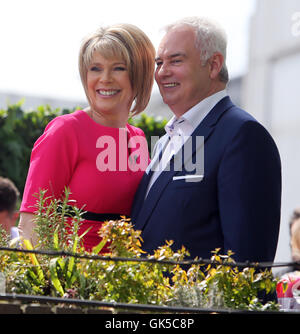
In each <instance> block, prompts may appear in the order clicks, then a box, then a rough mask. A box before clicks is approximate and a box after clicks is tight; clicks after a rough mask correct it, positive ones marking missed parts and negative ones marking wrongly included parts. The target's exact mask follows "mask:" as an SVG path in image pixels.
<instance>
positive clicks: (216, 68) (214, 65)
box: [209, 52, 224, 80]
mask: <svg viewBox="0 0 300 334" xmlns="http://www.w3.org/2000/svg"><path fill="white" fill-rule="evenodd" d="M223 64H224V57H223V55H222V54H221V53H219V52H216V53H215V54H214V55H213V56H211V58H210V59H209V69H210V78H211V79H212V80H214V79H216V78H217V77H218V76H219V73H220V71H221V69H222V67H223Z"/></svg>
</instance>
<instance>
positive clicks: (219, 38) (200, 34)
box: [165, 16, 229, 83]
mask: <svg viewBox="0 0 300 334" xmlns="http://www.w3.org/2000/svg"><path fill="white" fill-rule="evenodd" d="M186 25H187V26H190V27H192V28H194V29H195V32H196V45H195V46H196V48H197V49H198V50H199V51H200V59H201V61H202V64H203V65H205V63H206V62H207V60H208V59H209V58H210V57H211V56H212V55H213V54H214V53H215V52H220V53H221V54H222V55H223V57H224V64H223V67H222V69H221V71H220V73H219V79H220V81H222V82H225V83H227V82H228V80H229V76H228V70H227V66H226V47H227V36H226V32H225V30H224V29H223V28H222V27H221V26H220V25H219V23H217V22H215V21H214V20H212V19H208V18H206V17H198V16H192V17H185V18H183V19H180V20H178V21H176V22H174V23H171V24H169V25H167V26H166V27H165V31H166V32H168V31H170V30H171V29H175V28H178V27H181V26H186Z"/></svg>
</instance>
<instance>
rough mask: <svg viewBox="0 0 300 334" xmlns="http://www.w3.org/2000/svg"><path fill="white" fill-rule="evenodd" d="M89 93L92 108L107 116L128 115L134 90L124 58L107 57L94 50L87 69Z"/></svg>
mask: <svg viewBox="0 0 300 334" xmlns="http://www.w3.org/2000/svg"><path fill="white" fill-rule="evenodd" d="M87 93H88V97H89V100H90V103H91V108H92V110H94V111H95V112H97V113H98V114H100V115H103V116H105V117H108V116H111V117H113V118H117V117H121V118H122V117H124V116H126V117H128V113H129V111H130V108H131V105H132V102H133V91H132V87H131V83H130V79H129V72H128V68H127V67H126V64H125V62H124V60H122V59H119V58H111V59H106V58H104V57H102V56H101V54H100V53H98V52H94V54H93V57H92V61H91V64H90V66H89V67H88V70H87Z"/></svg>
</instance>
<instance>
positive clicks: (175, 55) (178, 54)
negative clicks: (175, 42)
mask: <svg viewBox="0 0 300 334" xmlns="http://www.w3.org/2000/svg"><path fill="white" fill-rule="evenodd" d="M176 57H186V54H185V53H183V52H176V53H173V54H171V55H169V56H167V59H172V58H176ZM158 60H161V58H160V57H156V58H155V61H158Z"/></svg>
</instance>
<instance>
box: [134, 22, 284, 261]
mask: <svg viewBox="0 0 300 334" xmlns="http://www.w3.org/2000/svg"><path fill="white" fill-rule="evenodd" d="M225 60H226V36H225V33H224V32H223V30H222V29H221V28H220V27H219V26H218V25H217V24H216V23H214V22H212V21H209V20H207V19H205V18H195V17H194V18H186V19H183V20H181V21H179V22H176V23H175V24H172V25H170V26H168V27H167V29H166V34H165V36H164V37H163V39H162V41H161V43H160V45H159V48H158V52H157V58H156V64H157V68H156V73H155V79H156V82H157V84H158V86H159V89H160V93H161V95H162V97H163V100H164V102H165V103H166V104H167V105H168V106H169V107H170V108H171V110H172V111H173V113H174V117H173V118H172V119H171V120H170V122H169V123H168V124H167V126H166V132H167V133H166V135H165V136H164V137H162V138H161V139H160V140H159V144H158V145H157V146H156V148H157V149H156V151H157V154H156V155H155V157H154V159H153V161H154V162H155V163H156V166H157V162H158V161H159V164H158V165H159V167H160V168H154V167H155V163H152V165H150V167H149V168H148V169H147V171H146V173H145V175H144V177H143V179H142V181H141V184H140V187H139V189H138V191H137V194H136V197H135V201H134V205H133V209H132V215H131V216H132V221H133V223H134V224H135V228H136V229H138V230H142V238H143V240H144V244H143V248H144V250H145V251H147V252H152V251H153V250H154V249H157V248H158V247H159V246H161V245H164V244H165V241H166V240H173V241H174V245H173V247H174V249H179V248H181V246H182V245H183V246H185V247H186V248H187V249H188V250H189V252H190V254H191V258H195V257H196V256H198V257H202V258H210V257H211V255H212V254H211V251H213V250H215V249H216V248H220V249H221V250H220V253H221V254H224V253H227V251H228V250H232V251H233V252H234V253H235V255H234V258H235V260H236V261H246V260H249V261H273V259H274V256H275V252H276V247H277V241H278V233H279V223H280V205H281V163H280V157H279V153H278V150H277V148H276V145H275V143H274V141H273V139H272V138H271V136H270V135H269V133H268V132H267V131H266V130H265V128H264V127H263V126H262V125H260V124H259V123H258V122H257V121H256V120H255V119H254V118H253V117H252V116H251V115H249V114H248V113H246V112H245V111H243V110H241V109H240V108H238V107H237V106H235V105H234V104H233V103H232V102H231V100H230V98H229V97H228V96H227V93H226V84H227V82H228V72H227V68H226V64H225ZM180 136H181V138H183V141H182V142H181V145H182V143H184V145H183V150H184V149H185V146H186V145H187V143H190V141H191V140H187V139H186V138H187V137H188V136H191V139H192V148H191V149H190V152H188V151H189V149H186V150H185V152H187V153H189V155H190V156H189V157H186V156H183V155H182V149H181V148H180V144H178V140H174V141H173V138H176V137H177V138H180ZM197 138H203V140H204V146H203V145H202V144H203V143H201V140H200V141H198V143H197V141H196V139H197ZM195 141H196V144H195ZM189 147H190V146H189ZM203 148H204V152H203ZM201 149H202V155H201V154H199V152H200V151H201ZM172 152H173V153H174V155H173V156H172ZM185 155H186V154H185ZM182 156H183V158H182ZM199 157H200V158H199ZM201 157H202V158H201ZM188 158H190V163H191V160H193V164H194V166H195V168H194V175H191V174H192V173H191V171H190V168H189V169H188V168H187V162H188V160H189V159H188ZM203 158H204V159H203ZM195 161H196V162H195ZM166 162H167V163H166ZM178 162H181V165H182V166H181V167H182V168H178V167H179V165H180V164H178ZM162 169H163V170H162ZM199 171H200V172H199ZM193 178H194V179H193ZM188 181H190V182H188ZM191 181H194V182H191Z"/></svg>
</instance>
